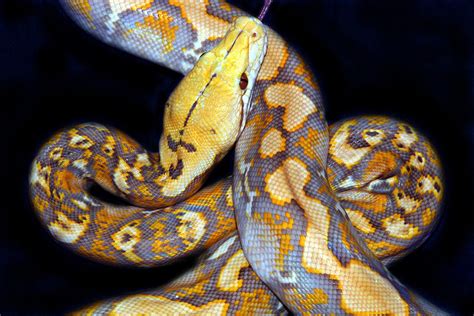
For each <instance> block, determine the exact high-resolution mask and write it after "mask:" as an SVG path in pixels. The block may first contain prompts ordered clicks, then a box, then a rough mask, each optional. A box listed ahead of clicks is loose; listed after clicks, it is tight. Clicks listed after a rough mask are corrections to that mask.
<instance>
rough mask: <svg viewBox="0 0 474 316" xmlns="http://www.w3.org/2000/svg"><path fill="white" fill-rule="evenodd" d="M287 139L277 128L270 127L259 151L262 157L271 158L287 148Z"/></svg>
mask: <svg viewBox="0 0 474 316" xmlns="http://www.w3.org/2000/svg"><path fill="white" fill-rule="evenodd" d="M285 145H286V140H285V138H284V137H283V135H282V134H281V132H280V131H279V130H277V129H276V128H271V129H269V130H268V131H267V132H266V133H265V135H264V136H263V139H262V143H261V144H260V148H259V153H260V156H261V157H262V158H271V157H273V156H275V155H276V154H278V153H279V152H282V151H284V150H285Z"/></svg>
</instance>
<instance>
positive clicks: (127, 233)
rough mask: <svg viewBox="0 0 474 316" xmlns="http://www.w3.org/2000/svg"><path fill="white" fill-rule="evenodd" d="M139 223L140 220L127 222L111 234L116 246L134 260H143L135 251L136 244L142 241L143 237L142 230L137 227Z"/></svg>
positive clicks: (113, 243)
mask: <svg viewBox="0 0 474 316" xmlns="http://www.w3.org/2000/svg"><path fill="white" fill-rule="evenodd" d="M138 224H139V222H138V221H133V222H130V223H127V224H126V225H124V226H123V227H121V228H120V230H119V231H117V232H116V233H114V234H113V235H112V236H111V237H112V240H113V242H112V245H113V246H114V248H115V249H117V250H119V251H121V252H122V253H123V255H124V256H125V257H127V258H128V259H129V260H130V261H133V262H141V261H143V260H142V258H140V257H139V256H137V255H136V254H135V253H134V250H135V249H134V248H135V245H136V244H138V243H139V242H140V238H141V231H140V229H138V228H137V226H138Z"/></svg>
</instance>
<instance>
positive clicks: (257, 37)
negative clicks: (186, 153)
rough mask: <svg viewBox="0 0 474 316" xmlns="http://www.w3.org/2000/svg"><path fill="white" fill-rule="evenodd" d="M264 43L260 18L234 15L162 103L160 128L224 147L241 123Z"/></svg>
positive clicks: (247, 109) (228, 145)
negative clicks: (219, 39) (222, 33)
mask: <svg viewBox="0 0 474 316" xmlns="http://www.w3.org/2000/svg"><path fill="white" fill-rule="evenodd" d="M266 47H267V36H266V32H265V29H264V27H263V25H262V23H261V22H260V21H259V20H257V19H255V18H251V17H240V18H238V19H236V20H235V21H234V22H233V23H232V24H231V26H230V28H229V30H228V32H227V34H226V35H225V36H224V37H223V38H222V40H221V41H220V42H219V43H218V44H217V45H216V46H215V47H214V48H213V49H211V50H210V51H208V52H207V53H204V54H203V55H202V56H201V57H200V58H199V60H198V61H197V63H196V64H195V66H194V68H193V69H192V70H191V71H190V72H189V73H188V74H187V75H186V76H185V77H184V78H183V80H182V81H181V82H180V84H179V86H178V87H177V88H176V89H175V91H174V92H173V94H172V95H171V97H170V99H169V101H168V104H167V107H166V109H165V120H164V130H165V131H166V132H165V133H169V134H170V136H171V138H172V139H176V140H177V139H181V140H182V141H183V142H187V143H191V142H192V141H199V142H200V144H203V143H206V142H208V144H204V146H205V147H212V148H214V150H217V151H219V152H221V153H224V152H226V151H228V150H229V149H230V148H231V147H232V145H233V144H234V143H235V141H236V140H237V138H238V136H239V134H240V132H241V131H242V130H243V128H244V126H245V122H246V118H247V115H248V113H249V112H250V108H251V101H252V91H253V88H254V85H255V82H256V79H257V76H258V72H259V70H260V68H261V65H262V63H263V59H264V56H265V53H266Z"/></svg>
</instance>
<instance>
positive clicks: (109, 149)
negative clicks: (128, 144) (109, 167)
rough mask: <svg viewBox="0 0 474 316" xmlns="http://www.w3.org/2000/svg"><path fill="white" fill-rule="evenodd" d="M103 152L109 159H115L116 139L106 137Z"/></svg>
mask: <svg viewBox="0 0 474 316" xmlns="http://www.w3.org/2000/svg"><path fill="white" fill-rule="evenodd" d="M102 151H103V152H104V154H106V155H107V156H109V157H113V156H114V153H115V139H114V138H113V137H112V136H110V135H108V136H106V137H105V141H104V144H103V145H102Z"/></svg>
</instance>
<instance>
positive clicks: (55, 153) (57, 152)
mask: <svg viewBox="0 0 474 316" xmlns="http://www.w3.org/2000/svg"><path fill="white" fill-rule="evenodd" d="M62 153H63V149H62V148H61V147H56V148H54V149H53V150H51V152H50V153H49V158H50V159H51V160H54V161H59V160H60V159H61V156H62Z"/></svg>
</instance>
